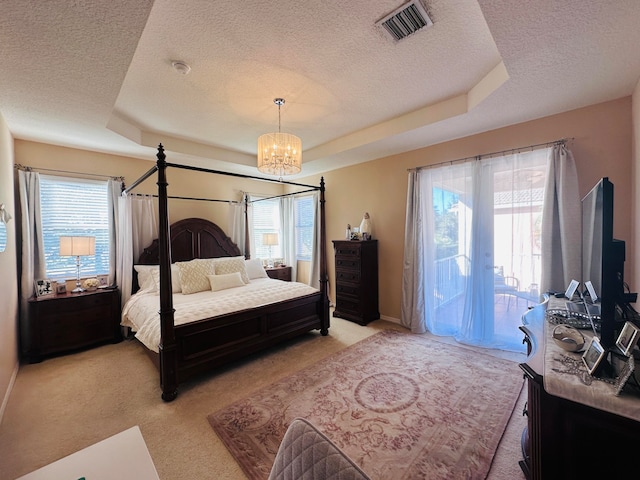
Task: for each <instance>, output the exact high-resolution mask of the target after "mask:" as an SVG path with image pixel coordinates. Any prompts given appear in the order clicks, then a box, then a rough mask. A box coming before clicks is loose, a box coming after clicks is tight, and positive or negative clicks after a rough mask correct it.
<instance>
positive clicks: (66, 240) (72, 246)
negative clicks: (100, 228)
mask: <svg viewBox="0 0 640 480" xmlns="http://www.w3.org/2000/svg"><path fill="white" fill-rule="evenodd" d="M95 253H96V237H60V256H64V257H69V256H71V257H76V288H74V289H73V290H71V293H80V292H84V288H82V286H81V285H80V256H81V255H95Z"/></svg>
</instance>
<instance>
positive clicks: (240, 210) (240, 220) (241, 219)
mask: <svg viewBox="0 0 640 480" xmlns="http://www.w3.org/2000/svg"><path fill="white" fill-rule="evenodd" d="M246 197H247V195H246V194H244V193H243V194H242V200H241V201H240V202H231V203H229V218H228V229H227V231H228V232H229V238H231V240H233V242H234V243H235V244H236V245H237V246H238V248H239V249H240V252H241V253H242V255H245V256H246V255H247V253H249V254H250V255H251V256H252V257H253V251H251V252H245V239H246V230H245V216H244V211H245V208H247V205H246Z"/></svg>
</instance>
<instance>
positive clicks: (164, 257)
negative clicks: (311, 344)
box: [123, 144, 329, 401]
mask: <svg viewBox="0 0 640 480" xmlns="http://www.w3.org/2000/svg"><path fill="white" fill-rule="evenodd" d="M156 157H157V161H156V165H155V166H154V167H153V168H151V169H150V170H149V171H147V172H146V173H145V174H143V175H142V176H141V177H140V178H138V179H137V180H136V181H135V182H133V183H132V184H131V186H129V187H128V188H126V189H124V190H123V195H126V194H128V193H130V192H131V191H132V190H133V189H135V188H136V187H137V186H139V185H140V184H141V183H142V182H144V181H145V180H146V179H148V178H149V177H151V176H152V175H154V174H155V173H157V186H158V193H157V198H158V238H157V240H155V241H154V243H153V246H152V250H153V252H150V251H149V249H146V251H145V253H143V255H142V256H141V257H140V262H139V263H148V264H152V263H156V262H157V263H158V264H159V271H160V284H159V297H160V312H159V317H160V335H161V337H160V338H161V340H160V344H159V346H158V355H157V359H155V360H156V365H157V366H158V369H159V371H160V384H161V388H162V399H163V400H165V401H171V400H173V399H175V398H176V396H177V393H178V384H179V382H182V381H184V380H186V379H187V378H190V377H191V376H193V375H195V374H197V373H199V372H202V371H204V370H206V369H209V370H210V369H211V368H213V367H216V366H218V365H221V364H222V363H225V362H227V361H230V360H233V359H237V358H241V357H242V356H246V355H247V354H250V353H253V352H255V351H257V350H259V349H262V348H266V347H267V346H270V345H274V344H275V343H277V342H278V341H282V340H284V339H286V338H291V337H293V336H295V335H297V334H301V333H303V332H304V331H308V330H311V329H315V328H317V329H319V330H320V332H321V333H322V335H327V334H328V329H329V299H328V293H327V292H328V275H327V253H326V242H327V240H326V223H325V186H324V177H323V178H321V180H320V186H313V185H305V184H300V183H295V182H288V181H284V180H281V179H279V180H275V179H268V178H262V177H254V176H250V175H243V174H237V173H231V172H223V171H219V170H210V169H206V168H200V167H192V166H187V165H180V164H174V163H169V162H167V161H166V156H165V153H164V147H163V146H162V144H160V145H159V146H158V153H157V155H156ZM170 167H171V168H177V169H185V170H193V171H197V172H202V173H210V174H217V175H225V176H231V177H239V178H246V179H253V180H260V181H266V182H272V183H282V184H287V185H292V186H296V187H303V188H306V190H304V191H299V192H293V193H287V194H283V195H277V196H272V197H269V198H278V197H282V196H289V195H296V194H300V193H306V192H311V191H319V193H320V200H319V201H320V252H319V263H320V279H319V280H320V292H319V294H317V295H315V296H314V298H308V299H305V300H294V301H286V302H280V303H279V304H275V305H276V306H273V305H267V306H265V307H258V308H257V309H253V311H255V312H257V313H256V314H259V315H260V317H261V319H262V320H261V322H260V323H261V324H262V325H263V327H262V328H263V329H264V328H265V327H264V325H267V324H268V323H267V322H268V321H269V318H270V317H274V316H275V317H276V320H277V322H278V328H279V329H281V330H282V333H279V334H278V333H276V334H273V333H269V332H267V334H266V335H263V337H264V338H263V339H262V340H260V341H258V342H256V339H255V338H253V339H251V340H250V341H249V343H247V344H246V345H245V344H244V343H243V339H240V340H238V339H236V338H234V339H232V340H230V341H229V343H236V344H239V348H237V349H236V350H234V351H226V350H228V348H226V347H225V348H226V350H225V353H224V354H220V353H219V352H213V353H211V348H207V347H206V346H205V347H199V348H200V350H201V351H200V352H196V354H197V355H196V354H194V352H193V344H191V345H187V342H189V341H192V339H193V338H194V337H195V336H197V335H198V334H199V333H202V334H203V335H202V336H201V337H200V339H199V340H198V341H197V342H196V343H197V344H198V345H202V343H203V338H213V337H212V335H214V336H215V328H216V327H214V326H207V322H208V321H209V320H204V321H200V322H198V325H200V326H199V327H192V326H190V327H185V325H179V326H175V325H174V312H175V310H174V308H173V296H172V285H171V263H172V245H171V242H172V233H174V232H173V231H172V226H171V225H170V224H169V210H168V199H170V198H182V199H188V200H207V201H225V202H229V200H214V199H206V198H190V197H189V198H187V197H171V196H169V195H168V189H167V187H168V185H169V184H168V182H167V168H170ZM247 206H248V203H245V232H246V235H245V238H246V240H245V255H246V257H247V258H249V255H250V254H249V235H248V223H247V216H246V207H247ZM193 221H195V224H196V225H198V227H197V228H200V225H202V222H204V224H206V225H205V226H204V227H203V228H205V229H207V230H208V231H209V232H214V233H213V235H215V238H216V240H215V241H216V242H217V243H219V244H223V243H225V242H226V243H227V244H228V246H223V247H220V246H218V247H216V251H220V252H221V255H223V256H233V255H236V254H239V252H240V251H239V249H238V248H237V246H236V245H235V244H233V242H232V241H231V240H230V239H229V238H228V237H226V235H225V234H224V232H222V231H221V230H220V229H219V227H217V226H216V225H215V224H211V223H210V222H208V221H205V220H201V219H187V220H183V221H179V222H176V224H174V228H179V229H185V228H186V229H187V230H189V229H193V228H194V227H193V225H194V223H193ZM176 226H178V227H176ZM156 247H157V249H156ZM189 255H192V256H191V258H199V256H198V255H199V252H192V253H190V254H189ZM180 260H184V258H181V259H180ZM278 305H281V308H278ZM247 315H248V313H247V312H246V311H243V312H239V314H238V315H235V316H228V317H227V318H225V322H226V324H227V325H229V324H231V323H233V322H235V323H234V325H235V330H239V329H242V328H243V326H244V325H243V323H242V322H245V321H246V317H247ZM288 315H291V316H292V318H291V320H290V323H291V325H295V326H294V327H291V328H289V329H286V328H284V329H283V328H282V325H286V323H287V320H286V316H288ZM311 317H313V318H312V319H311ZM283 318H285V319H284V320H283ZM266 328H269V327H266ZM188 329H189V330H188ZM194 329H195V330H194ZM185 330H188V332H187V333H184V334H183V333H182V332H183V331H185ZM177 331H178V334H176V332H177ZM212 332H214V333H213V334H212ZM183 335H184V337H183ZM215 340H216V343H221V342H220V340H219V338H216V339H215ZM223 340H224V339H223ZM184 345H187V347H186V348H187V349H189V348H191V351H190V353H189V354H185V353H184V352H183V351H181V350H183V349H184V348H185V347H184ZM196 356H197V357H198V358H197V359H195V358H194V357H196ZM187 357H190V358H187Z"/></svg>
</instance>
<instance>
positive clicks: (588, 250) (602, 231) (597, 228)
mask: <svg viewBox="0 0 640 480" xmlns="http://www.w3.org/2000/svg"><path fill="white" fill-rule="evenodd" d="M624 260H625V243H624V241H622V240H616V239H614V238H613V183H611V182H610V181H609V179H608V178H606V177H605V178H602V179H601V180H600V181H599V182H598V183H597V184H596V185H595V186H594V187H593V188H592V189H591V191H590V192H589V193H587V195H585V197H584V198H583V199H582V282H583V284H584V283H586V282H587V281H590V282H591V283H592V284H593V290H594V291H595V292H596V294H597V295H598V300H599V302H600V342H601V343H602V345H603V346H605V347H607V348H608V347H613V346H614V344H615V339H616V337H617V333H618V330H619V328H620V325H618V322H617V317H616V304H618V303H620V302H622V301H623V297H624Z"/></svg>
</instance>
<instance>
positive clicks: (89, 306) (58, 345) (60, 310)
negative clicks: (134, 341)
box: [20, 288, 122, 363]
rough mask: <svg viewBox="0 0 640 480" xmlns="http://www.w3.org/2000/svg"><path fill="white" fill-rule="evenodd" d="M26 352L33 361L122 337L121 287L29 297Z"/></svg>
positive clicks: (23, 339) (23, 335)
mask: <svg viewBox="0 0 640 480" xmlns="http://www.w3.org/2000/svg"><path fill="white" fill-rule="evenodd" d="M20 334H21V344H22V355H23V357H24V358H25V359H26V360H27V361H28V362H29V363H34V362H39V361H41V360H42V359H43V357H45V356H48V355H52V354H57V353H66V352H70V351H73V350H77V349H80V348H84V347H88V346H92V345H97V344H99V343H106V342H111V343H117V342H119V341H120V340H122V334H121V330H120V292H119V291H118V289H117V288H109V289H106V288H105V289H98V290H95V291H92V292H89V291H85V292H82V293H66V294H62V295H51V296H46V297H32V298H30V299H29V316H28V318H27V319H24V320H23V322H22V324H21V329H20Z"/></svg>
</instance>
